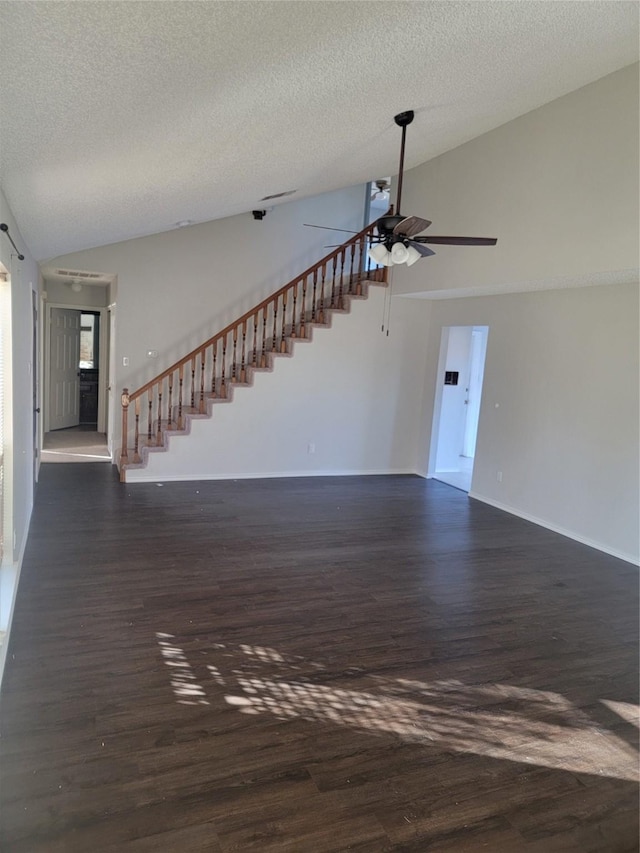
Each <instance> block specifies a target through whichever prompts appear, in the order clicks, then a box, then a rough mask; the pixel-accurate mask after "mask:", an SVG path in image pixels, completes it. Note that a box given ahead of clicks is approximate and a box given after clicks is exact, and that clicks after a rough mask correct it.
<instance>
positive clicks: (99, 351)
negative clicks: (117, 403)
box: [42, 271, 112, 463]
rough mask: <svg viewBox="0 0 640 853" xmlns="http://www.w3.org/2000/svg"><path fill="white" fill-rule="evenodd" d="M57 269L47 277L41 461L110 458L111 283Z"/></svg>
mask: <svg viewBox="0 0 640 853" xmlns="http://www.w3.org/2000/svg"><path fill="white" fill-rule="evenodd" d="M56 272H57V273H58V275H57V276H56V275H55V274H51V273H47V275H49V276H50V277H49V278H47V279H45V284H46V295H45V298H46V303H45V341H44V347H43V355H44V359H43V373H42V376H43V384H44V389H43V391H44V393H43V403H42V408H43V412H42V414H43V422H44V436H43V443H42V462H43V463H44V462H97V461H106V462H109V461H111V453H110V450H109V445H108V438H109V436H108V425H109V423H110V418H109V386H110V385H111V382H110V375H111V364H110V362H111V359H110V347H109V343H110V334H111V331H112V323H111V318H110V314H109V297H110V283H106V282H105V283H102V280H103V279H104V278H105V277H104V276H101V275H100V274H93V273H91V274H89V273H77V275H78V276H80V275H85V276H87V277H89V276H93V277H94V278H97V279H100V281H94V280H91V281H90V284H88V283H87V281H85V280H82V281H81V280H77V279H74V280H73V281H69V280H62V276H61V273H62V272H63V271H56ZM65 272H66V271H65Z"/></svg>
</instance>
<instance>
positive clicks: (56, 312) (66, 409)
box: [49, 308, 81, 430]
mask: <svg viewBox="0 0 640 853" xmlns="http://www.w3.org/2000/svg"><path fill="white" fill-rule="evenodd" d="M80 313H81V312H80V311H77V310H75V309H73V308H52V309H51V323H50V342H51V348H50V353H49V355H50V365H51V374H50V381H49V429H50V430H54V429H64V428H65V427H72V426H78V424H79V423H80V379H79V376H78V373H79V363H80Z"/></svg>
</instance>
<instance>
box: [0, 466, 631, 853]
mask: <svg viewBox="0 0 640 853" xmlns="http://www.w3.org/2000/svg"><path fill="white" fill-rule="evenodd" d="M637 640H638V570H637V568H634V567H633V566H631V565H629V564H626V563H624V562H621V561H619V560H616V559H614V558H611V557H607V556H606V555H604V554H601V553H599V552H597V551H594V550H591V549H589V548H587V547H585V546H582V545H580V544H578V543H576V542H573V541H570V540H568V539H565V538H563V537H561V536H558V535H555V534H553V533H550V532H548V531H546V530H543V529H541V528H539V527H536V526H534V525H532V524H529V523H527V522H524V521H522V520H519V519H517V518H515V517H512V516H509V515H506V514H503V513H501V512H499V511H498V510H494V509H492V508H491V507H489V506H486V505H483V504H481V503H478V502H475V501H472V500H470V499H469V498H468V497H467V496H466V495H465V494H463V493H462V492H460V491H458V490H456V489H453V488H451V487H448V486H446V485H443V484H441V483H437V482H435V481H424V480H422V479H420V478H417V477H401V476H392V477H352V478H317V479H287V480H254V481H249V480H245V481H238V482H228V481H227V482H206V483H205V482H200V483H174V484H171V483H165V484H164V485H156V484H149V485H139V484H138V485H121V484H120V483H119V482H117V479H116V475H115V473H114V471H113V469H112V468H111V466H105V465H101V464H87V465H72V464H69V465H65V464H61V465H50V466H43V468H42V475H41V482H40V484H39V486H38V490H37V497H36V506H35V510H34V515H33V520H32V526H31V533H30V537H29V542H28V547H27V552H26V556H25V560H24V566H23V571H22V578H21V582H20V589H19V594H18V601H17V606H16V613H15V618H14V628H13V634H12V639H11V645H10V648H9V658H8V662H7V670H6V673H5V679H4V684H3V690H2V723H1V737H0V761H1V765H0V766H1V783H2V787H1V795H0V796H1V820H2V829H1V832H0V848H1V849H2V851H4V853H62V851H64V853H98V851H100V852H102V851H104V853H116V851H117V853H129V851H130V853H144V852H145V851H153V853H164V851H167V852H168V853H169V852H170V851H179V853H196V851H206V853H221V852H222V851H224V853H228V852H229V853H230V851H260V853H271V851H288V853H329V851H347V850H348V851H357V853H384V851H407V853H417V852H418V851H420V853H422V851H429V853H431V851H455V853H467V852H468V851H474V852H475V851H490V853H519V851H527V853H554V851H576V853H596V852H598V853H600V851H602V852H603V853H604V851H606V853H614V851H620V852H621V851H635V850H637V849H638V824H637V821H638V787H637V769H638V741H637V738H638V728H637V706H638V703H639V699H638V674H637V673H638V642H637Z"/></svg>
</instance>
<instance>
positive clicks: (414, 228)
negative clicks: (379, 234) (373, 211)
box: [393, 216, 431, 237]
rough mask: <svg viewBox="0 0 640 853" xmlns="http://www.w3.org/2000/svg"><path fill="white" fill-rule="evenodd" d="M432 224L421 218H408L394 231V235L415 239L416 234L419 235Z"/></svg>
mask: <svg viewBox="0 0 640 853" xmlns="http://www.w3.org/2000/svg"><path fill="white" fill-rule="evenodd" d="M430 225H431V222H430V221H429V220H428V219H420V217H419V216H407V217H406V219H402V220H401V221H400V222H398V224H397V225H396V227H395V228H394V229H393V233H394V234H401V235H402V236H403V237H413V235H414V234H419V233H420V232H421V231H424V229H425V228H428V227H429V226H430Z"/></svg>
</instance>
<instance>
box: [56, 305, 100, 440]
mask: <svg viewBox="0 0 640 853" xmlns="http://www.w3.org/2000/svg"><path fill="white" fill-rule="evenodd" d="M52 308H66V309H68V310H71V311H80V312H81V313H82V312H84V313H91V314H100V356H99V359H98V425H97V431H98V432H105V433H106V432H107V388H108V385H109V376H108V372H109V351H110V349H111V341H110V340H109V337H110V331H111V330H110V325H111V323H110V317H109V316H108V309H107V308H99V307H96V306H95V305H69V304H64V303H61V302H47V303H46V320H45V341H44V348H43V349H44V371H43V379H44V381H43V383H42V384H43V386H44V387H43V395H42V407H43V409H44V411H43V414H44V418H43V421H44V432H45V433H46V432H49V424H50V411H49V409H50V400H51V388H50V385H51V377H50V353H49V348H50V346H51V309H52ZM103 334H104V337H103ZM105 344H106V345H105ZM107 440H108V437H107Z"/></svg>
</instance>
